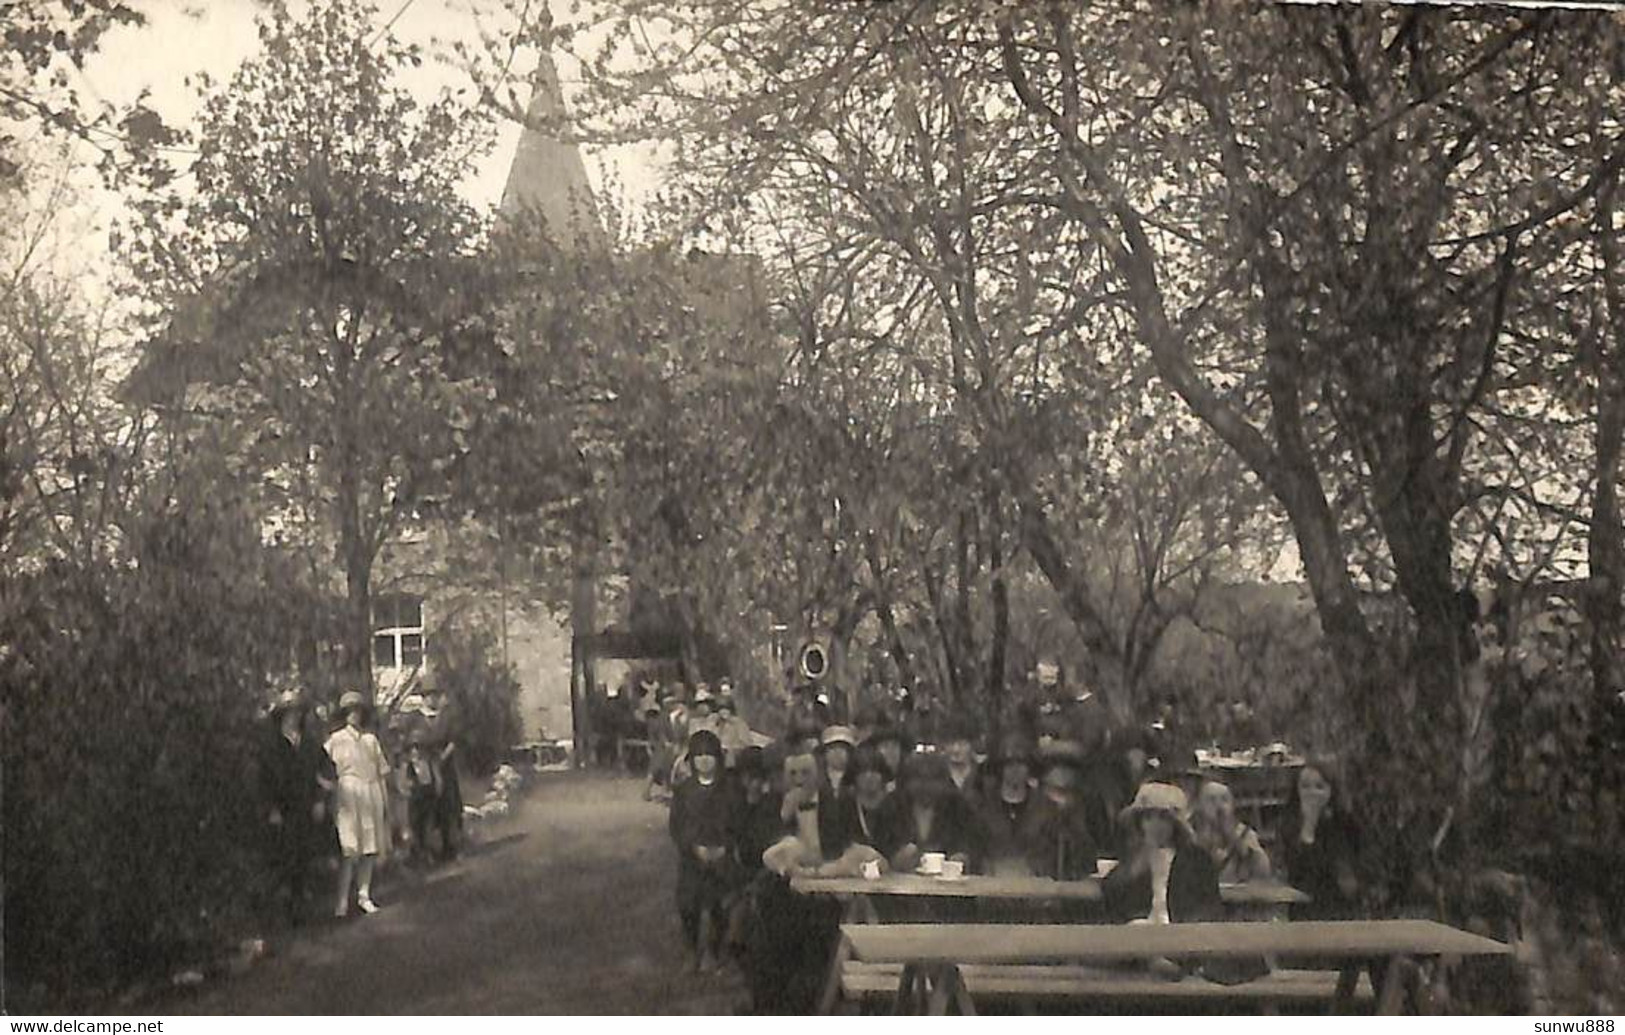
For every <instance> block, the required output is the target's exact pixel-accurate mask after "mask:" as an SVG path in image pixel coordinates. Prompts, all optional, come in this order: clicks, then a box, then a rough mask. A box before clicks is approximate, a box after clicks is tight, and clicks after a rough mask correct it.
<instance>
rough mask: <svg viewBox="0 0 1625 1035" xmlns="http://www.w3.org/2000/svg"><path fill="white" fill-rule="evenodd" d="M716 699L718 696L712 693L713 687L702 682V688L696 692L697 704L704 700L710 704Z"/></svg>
mask: <svg viewBox="0 0 1625 1035" xmlns="http://www.w3.org/2000/svg"><path fill="white" fill-rule="evenodd" d="M714 700H716V698H715V696H713V695H712V693H711V688H710V687H708V686H706V685H705V684H704V683H701V684H700V688H699V689H698V690H696V691H695V692H694V703H695V704H700V703H702V702H703V703H705V704H710V703H711V702H712V701H714Z"/></svg>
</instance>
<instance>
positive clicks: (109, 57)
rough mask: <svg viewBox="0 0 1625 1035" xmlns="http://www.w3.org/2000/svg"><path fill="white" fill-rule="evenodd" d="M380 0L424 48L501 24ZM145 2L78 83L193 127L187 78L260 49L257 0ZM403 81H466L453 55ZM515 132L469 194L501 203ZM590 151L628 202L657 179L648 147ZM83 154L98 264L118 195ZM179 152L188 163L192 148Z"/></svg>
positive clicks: (452, 6)
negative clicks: (137, 18)
mask: <svg viewBox="0 0 1625 1035" xmlns="http://www.w3.org/2000/svg"><path fill="white" fill-rule="evenodd" d="M375 2H377V3H379V6H380V8H381V9H380V10H379V11H378V12H377V13H376V15H375V18H374V20H375V23H376V24H377V25H378V27H379V29H380V30H382V29H383V28H384V27H385V25H386V24H388V23H391V22H393V25H392V27H391V29H390V31H392V32H393V33H394V34H395V35H396V36H397V37H398V38H399V39H400V40H401V41H402V42H405V43H418V44H421V45H422V46H423V47H424V48H425V49H426V50H431V51H432V50H436V49H443V48H434V47H433V44H434V42H435V41H436V40H437V39H438V40H439V41H441V42H442V43H445V42H449V41H451V40H458V39H460V40H463V41H464V42H466V43H468V44H469V45H470V46H477V45H478V42H479V33H480V29H481V27H482V25H483V26H484V27H485V28H486V29H487V30H490V29H494V28H498V27H499V23H498V22H497V21H495V17H496V15H495V5H494V4H492V3H490V2H489V0H485V2H481V0H375ZM297 3H298V0H295V5H296V6H297ZM140 7H141V10H142V11H143V13H144V14H145V15H146V17H147V24H146V25H144V26H140V27H121V28H119V29H115V30H114V31H112V32H109V33H108V34H107V35H106V36H104V37H103V40H102V43H101V46H100V48H99V49H98V51H97V52H96V53H95V54H93V55H92V56H91V57H90V59H89V60H88V61H87V62H86V65H85V68H84V70H83V72H82V73H75V75H76V78H75V86H76V88H77V89H78V90H79V92H80V94H81V95H82V97H83V98H84V99H85V100H86V101H88V102H94V101H96V100H103V101H106V102H109V103H111V104H113V105H115V106H118V107H122V106H124V105H127V104H130V103H132V102H134V101H135V100H136V99H137V98H138V97H139V96H141V94H142V92H143V91H146V92H147V93H148V98H147V102H146V103H147V104H148V105H149V106H151V107H152V108H154V109H155V110H157V111H158V112H159V114H161V115H162V116H163V118H164V120H165V122H166V123H167V124H169V125H171V126H175V127H180V128H190V127H191V126H192V125H193V123H194V122H195V118H196V114H197V111H198V107H199V104H198V98H197V95H196V92H195V90H194V89H193V88H192V87H190V86H188V85H187V84H186V80H187V77H188V76H192V75H195V74H196V73H198V72H207V73H209V75H210V76H211V77H213V78H214V79H215V80H216V81H217V82H225V81H227V80H229V79H230V77H231V75H232V73H233V72H234V71H235V70H236V69H237V67H238V66H239V65H241V63H242V62H243V61H244V60H245V59H247V58H249V57H251V56H253V55H254V54H255V53H256V52H257V51H258V49H259V38H258V35H257V34H256V32H255V28H254V18H255V15H256V14H257V13H258V11H259V10H260V5H259V3H257V2H256V0H149V2H147V3H143V4H141V5H140ZM535 60H536V58H535V55H534V54H528V55H522V56H521V57H520V59H519V62H518V67H517V68H516V71H517V72H519V73H521V74H528V72H529V70H530V69H531V68H533V67H534V64H535ZM559 66H560V67H559V73H560V78H561V80H563V84H564V89H565V93H566V99H567V100H568V97H569V95H570V93H571V90H572V86H573V83H574V80H575V76H574V74H573V73H574V70H573V69H572V68H571V67H570V65H569V62H568V59H567V58H561V59H560V60H559ZM403 81H404V83H405V85H406V86H407V88H408V89H410V90H412V91H413V92H414V93H417V94H419V95H420V96H421V97H423V98H429V97H432V96H434V95H435V94H437V93H438V92H440V91H441V90H442V89H445V88H448V87H450V88H455V87H457V86H461V85H464V84H465V83H466V82H467V78H466V76H464V75H463V73H461V72H460V71H459V70H457V69H455V68H452V67H450V66H449V65H448V64H445V63H442V62H437V61H432V60H431V61H425V63H424V65H423V67H421V68H419V69H411V70H408V71H407V72H406V73H403ZM519 135H520V127H519V126H518V124H516V123H508V124H506V125H505V126H504V128H503V129H502V130H501V132H500V133H499V135H498V139H497V142H496V146H495V147H494V148H493V149H492V150H491V152H490V153H489V154H487V155H486V156H484V157H483V158H482V159H481V161H480V163H479V166H478V168H477V169H476V172H475V175H474V176H473V178H472V179H470V180H469V181H468V182H467V183H465V184H464V193H465V195H466V196H467V198H468V199H469V200H470V201H471V202H473V203H474V204H476V205H481V206H491V207H495V205H496V204H497V203H498V202H499V201H500V199H501V196H502V188H503V184H504V183H505V182H506V178H507V174H508V167H509V165H510V164H511V163H512V161H513V154H514V149H515V147H516V145H517V143H518V140H519ZM584 151H585V153H584V157H585V159H586V164H587V172H588V176H589V177H591V178H592V180H593V185H594V188H595V189H598V188H599V187H600V185H601V183H602V181H603V180H604V178H605V175H606V174H608V175H611V176H613V177H614V178H615V180H616V181H617V182H618V184H619V189H620V191H621V195H622V198H623V199H624V201H625V202H626V203H627V204H629V205H632V206H634V207H635V206H636V205H637V204H638V203H639V201H640V200H641V199H642V198H644V197H646V196H647V195H648V194H651V193H652V192H653V191H654V190H655V189H657V188H658V186H659V184H660V171H659V168H658V164H657V163H656V161H655V160H653V159H652V158H651V157H650V156H649V152H648V151H647V150H646V149H638V150H633V149H618V150H615V151H600V152H596V153H595V152H593V151H592V150H590V149H584ZM79 157H80V158H81V160H82V161H83V162H84V168H83V169H80V170H79V171H78V172H77V173H76V175H75V177H74V182H75V184H76V185H77V187H78V188H79V194H80V199H81V202H80V210H79V211H77V212H76V216H77V217H78V218H77V219H76V220H75V224H74V231H73V232H74V233H75V234H76V235H77V236H78V237H79V239H80V240H79V243H78V245H77V246H76V247H74V248H72V249H70V251H71V252H73V253H76V255H77V258H78V259H79V260H80V261H83V260H90V261H91V262H92V263H98V262H100V261H102V259H103V258H104V257H105V255H106V252H107V230H108V226H109V225H110V222H111V219H112V217H113V216H114V215H115V213H116V211H117V209H118V207H119V204H120V201H119V199H118V198H116V197H114V196H111V195H109V194H108V193H107V192H106V191H105V190H103V189H102V188H101V187H100V185H99V181H98V179H97V177H96V175H95V173H94V171H93V169H92V168H91V162H92V160H93V159H94V157H95V155H94V152H93V149H91V148H90V147H88V146H84V145H81V146H80V147H79ZM174 157H175V159H176V160H177V162H178V164H179V165H180V166H181V167H182V168H184V165H185V161H186V155H184V154H177V155H175V156H174ZM81 268H82V267H81Z"/></svg>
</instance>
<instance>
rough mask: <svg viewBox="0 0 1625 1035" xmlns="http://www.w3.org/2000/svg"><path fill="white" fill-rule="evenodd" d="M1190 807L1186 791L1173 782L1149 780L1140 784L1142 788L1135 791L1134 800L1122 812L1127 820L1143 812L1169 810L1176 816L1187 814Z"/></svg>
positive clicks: (1122, 815) (1122, 816)
mask: <svg viewBox="0 0 1625 1035" xmlns="http://www.w3.org/2000/svg"><path fill="white" fill-rule="evenodd" d="M1189 808H1190V802H1189V801H1188V800H1187V799H1186V798H1185V792H1184V791H1182V790H1180V789H1179V788H1178V787H1175V786H1174V785H1173V784H1171V783H1155V782H1147V783H1142V784H1140V789H1139V790H1138V791H1136V792H1135V793H1134V800H1133V801H1131V802H1129V804H1128V807H1127V808H1125V809H1124V810H1123V811H1122V813H1121V818H1123V819H1125V820H1131V819H1134V818H1135V817H1136V816H1138V815H1139V814H1140V813H1142V812H1168V813H1172V814H1173V815H1174V816H1175V817H1179V816H1183V815H1185V812H1186V810H1187V809H1189Z"/></svg>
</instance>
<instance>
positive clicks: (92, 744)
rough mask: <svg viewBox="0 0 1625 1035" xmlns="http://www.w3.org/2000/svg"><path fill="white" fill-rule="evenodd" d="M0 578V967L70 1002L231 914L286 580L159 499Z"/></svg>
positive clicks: (181, 953) (235, 923)
mask: <svg viewBox="0 0 1625 1035" xmlns="http://www.w3.org/2000/svg"><path fill="white" fill-rule="evenodd" d="M109 541H110V543H111V544H113V545H114V546H116V549H114V548H111V547H110V548H109V549H108V550H104V551H98V552H97V554H96V555H94V556H91V557H88V558H85V559H81V560H77V561H76V560H72V559H61V558H59V559H57V560H55V561H52V562H50V563H47V564H44V565H42V566H39V567H38V568H36V570H33V571H32V572H28V573H25V574H23V575H22V576H21V577H19V578H17V579H14V580H11V581H9V582H8V583H7V585H6V587H5V590H4V593H5V600H4V608H3V611H0V616H3V620H4V628H3V630H0V642H4V643H6V644H7V645H8V649H7V650H6V651H5V652H3V655H0V658H3V660H0V688H3V693H4V701H5V710H4V727H5V728H4V791H5V795H4V826H5V833H6V837H5V851H4V868H5V933H6V946H5V948H6V953H5V967H6V975H5V976H6V979H7V984H8V986H9V988H10V990H11V1002H10V1004H9V1005H10V1006H11V1007H12V1008H14V1009H15V1008H24V1009H26V1008H28V1007H29V1006H30V1001H31V1000H32V999H34V998H35V997H43V999H44V1001H43V1002H33V1003H32V1005H33V1006H34V1007H36V1008H43V1007H47V1006H51V1005H56V1004H58V1003H63V1004H67V1003H72V1002H75V1001H79V1000H82V999H83V998H84V997H85V996H87V995H89V994H92V993H94V992H96V991H98V990H103V989H107V988H109V987H113V986H116V985H117V984H118V983H120V982H122V981H124V980H128V979H129V978H131V977H133V976H135V975H136V974H138V973H142V972H148V971H151V970H152V969H153V968H155V967H160V968H161V967H163V966H165V965H168V964H173V963H177V962H180V961H181V960H182V959H183V958H193V954H195V953H197V952H198V951H200V949H201V947H202V946H204V945H212V944H215V943H216V942H218V940H219V939H221V938H224V937H227V936H229V935H231V934H233V933H234V932H240V931H242V930H244V929H245V926H244V925H245V922H246V920H247V918H246V916H245V915H244V914H245V912H246V911H247V910H248V909H249V908H250V907H251V904H252V900H253V881H254V880H255V875H256V872H257V868H256V866H255V863H256V859H255V842H254V825H253V810H252V809H251V808H250V796H251V795H252V794H253V793H254V771H253V766H252V759H253V757H254V756H253V753H252V752H251V749H250V748H251V745H250V742H249V738H250V737H251V736H252V734H253V731H254V730H255V728H256V727H255V724H254V720H255V718H256V715H257V712H258V710H259V708H260V707H261V705H262V704H263V702H264V700H265V699H266V695H267V692H268V689H269V687H268V685H267V679H266V673H268V672H272V671H275V670H276V667H277V665H278V664H279V663H281V664H284V665H285V663H286V659H287V658H288V656H289V654H288V644H287V634H288V631H289V629H290V628H291V621H292V619H293V615H292V614H290V613H289V612H290V606H291V605H292V604H293V594H292V593H291V591H290V589H289V587H290V585H291V583H290V582H289V580H287V579H286V578H285V577H284V572H282V571H280V570H279V563H280V562H279V560H278V559H277V558H275V557H274V556H272V555H269V554H266V553H265V552H264V551H262V550H261V549H260V548H259V543H258V539H257V535H256V532H255V529H253V528H252V527H251V526H250V524H249V523H248V522H246V521H243V520H237V519H234V518H231V517H228V516H226V515H223V514H220V513H215V512H212V509H211V508H208V507H199V508H196V509H195V510H193V511H191V512H186V511H182V510H180V509H174V508H166V509H163V510H159V511H157V512H155V513H153V514H152V515H151V516H150V517H148V518H145V519H135V520H134V521H133V522H132V527H128V528H125V529H122V530H120V531H119V532H118V533H117V536H116V538H113V537H109Z"/></svg>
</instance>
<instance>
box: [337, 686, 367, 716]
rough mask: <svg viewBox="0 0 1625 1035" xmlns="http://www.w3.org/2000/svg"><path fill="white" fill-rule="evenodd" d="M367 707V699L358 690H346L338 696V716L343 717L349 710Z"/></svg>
mask: <svg viewBox="0 0 1625 1035" xmlns="http://www.w3.org/2000/svg"><path fill="white" fill-rule="evenodd" d="M365 707H367V699H366V697H364V696H362V693H361V691H359V690H346V691H344V693H342V694H340V695H339V714H340V715H343V714H344V713H345V712H347V711H349V710H350V709H351V708H365Z"/></svg>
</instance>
